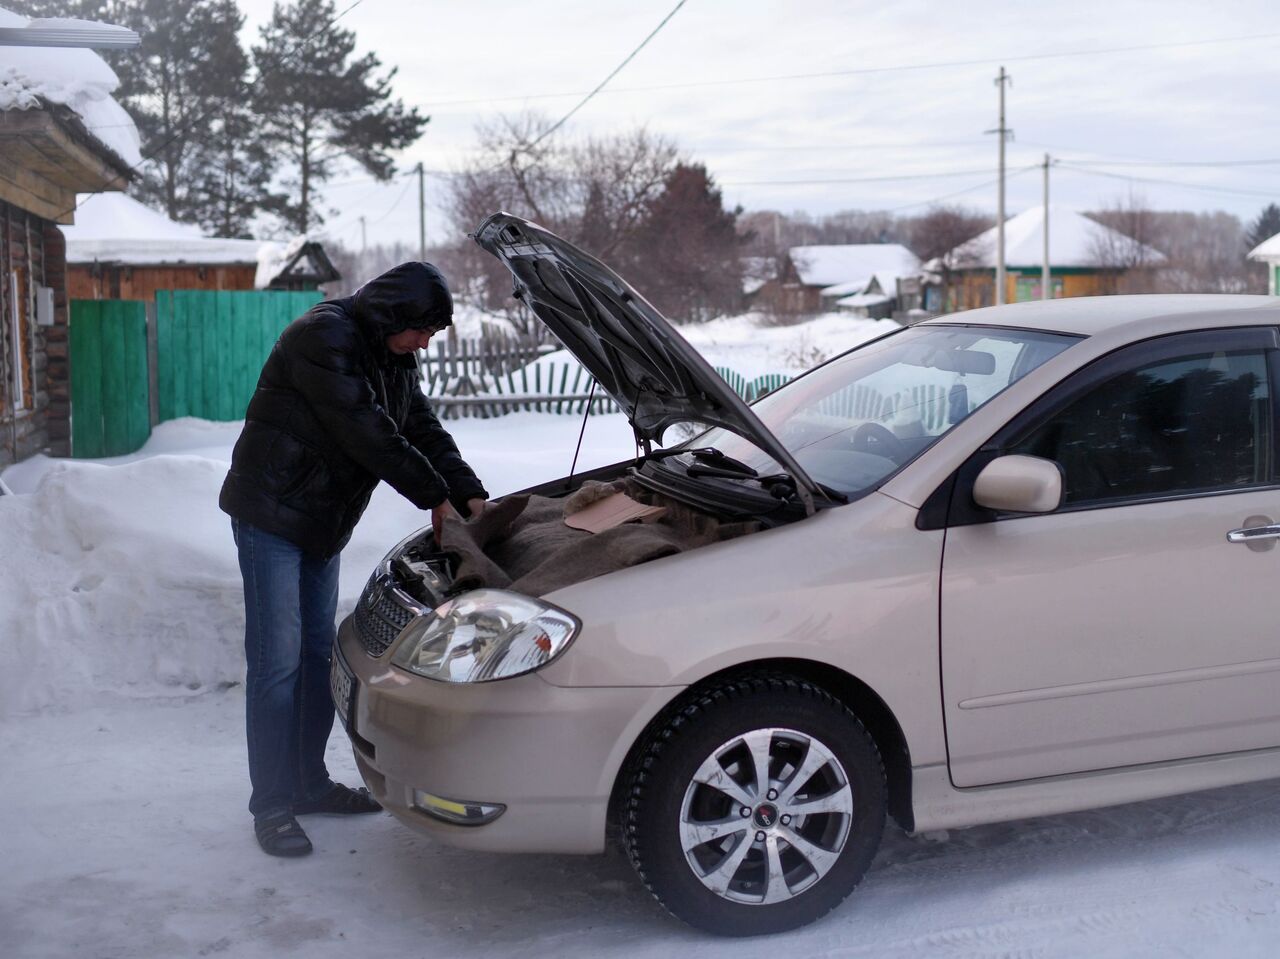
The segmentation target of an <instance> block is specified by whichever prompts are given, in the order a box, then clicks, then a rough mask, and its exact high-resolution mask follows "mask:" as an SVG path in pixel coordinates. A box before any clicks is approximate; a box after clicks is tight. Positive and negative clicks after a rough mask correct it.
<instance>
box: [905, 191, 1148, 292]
mask: <svg viewBox="0 0 1280 959" xmlns="http://www.w3.org/2000/svg"><path fill="white" fill-rule="evenodd" d="M1004 234H1005V284H1006V285H1005V302H1007V303H1016V302H1019V301H1022V300H1038V299H1041V277H1042V265H1043V263H1044V207H1043V206H1038V207H1032V208H1031V209H1029V210H1024V211H1023V212H1022V213H1019V214H1018V215H1017V216H1015V217H1012V218H1011V219H1009V220H1006V221H1005V225H1004ZM1164 261H1165V256H1164V254H1163V253H1161V252H1160V251H1158V250H1155V249H1152V248H1151V247H1149V246H1145V245H1143V244H1141V243H1139V242H1137V241H1136V240H1134V239H1132V238H1130V237H1127V236H1125V235H1124V234H1123V233H1120V232H1118V231H1116V230H1113V229H1111V228H1110V227H1106V226H1103V225H1102V224H1101V223H1098V222H1097V221H1096V220H1091V219H1089V218H1088V217H1087V216H1084V215H1083V214H1081V213H1077V212H1076V211H1074V210H1070V209H1067V208H1065V207H1058V206H1053V205H1050V207H1049V268H1050V269H1049V280H1050V283H1051V284H1052V296H1053V298H1054V299H1060V298H1062V297H1069V296H1094V295H1097V294H1102V293H1114V292H1115V291H1116V289H1117V288H1118V286H1119V281H1120V280H1121V278H1122V277H1123V276H1124V274H1125V273H1126V272H1128V271H1130V270H1134V269H1147V268H1151V267H1155V266H1158V265H1159V264H1161V263H1163V262H1164ZM925 268H926V270H927V271H928V272H929V273H930V274H931V275H932V276H933V277H934V279H935V282H936V283H937V284H940V285H945V286H946V289H945V290H943V291H942V294H943V295H942V296H941V297H935V298H934V299H935V300H937V299H940V300H942V302H938V303H937V304H936V305H937V306H938V307H940V308H941V309H942V310H943V311H945V312H951V311H953V310H970V309H975V308H977V307H982V306H991V305H993V304H994V303H995V301H996V298H995V279H996V228H995V227H992V228H991V229H989V230H987V231H986V232H985V233H982V234H980V235H978V236H976V237H974V238H973V239H972V240H969V241H968V242H966V243H963V244H961V245H960V246H958V247H956V248H955V249H954V250H952V251H951V252H949V253H947V254H946V255H945V256H943V257H941V258H939V259H938V260H931V261H930V262H929V263H927V264H925ZM929 299H930V298H929V297H928V296H926V300H929Z"/></svg>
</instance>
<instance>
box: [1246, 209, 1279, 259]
mask: <svg viewBox="0 0 1280 959" xmlns="http://www.w3.org/2000/svg"><path fill="white" fill-rule="evenodd" d="M1277 233H1280V206H1276V205H1275V204H1274V203H1268V204H1267V205H1266V207H1265V208H1263V211H1262V212H1261V213H1259V214H1258V218H1257V219H1256V220H1254V221H1253V223H1251V224H1250V225H1249V232H1248V233H1246V234H1245V246H1246V247H1248V248H1249V249H1250V250H1252V249H1253V248H1254V247H1256V246H1257V245H1258V244H1259V243H1262V242H1263V241H1264V240H1269V239H1271V238H1272V237H1273V236H1275V235H1276V234H1277Z"/></svg>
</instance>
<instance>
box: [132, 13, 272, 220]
mask: <svg viewBox="0 0 1280 959" xmlns="http://www.w3.org/2000/svg"><path fill="white" fill-rule="evenodd" d="M116 6H117V7H118V15H119V17H120V19H118V20H117V21H116V22H118V23H122V24H123V25H124V26H128V27H131V28H132V29H134V30H137V31H138V32H139V33H140V34H141V35H142V46H141V48H140V50H138V51H130V54H129V55H127V56H116V57H113V58H112V66H113V67H114V68H115V71H116V73H117V74H118V75H119V76H120V84H121V86H120V95H121V99H122V100H123V102H124V106H125V108H126V109H127V110H128V111H129V113H130V115H131V116H132V117H133V119H134V122H135V123H136V124H137V125H138V132H139V134H141V136H142V153H143V155H144V156H146V157H148V158H149V159H150V162H149V163H148V164H147V165H146V167H145V168H144V169H143V171H142V176H140V177H139V178H138V180H137V181H135V183H134V185H133V187H132V189H131V192H132V193H134V195H136V196H137V197H138V198H139V199H142V200H144V201H146V202H149V203H151V204H152V205H154V206H157V207H159V208H161V209H163V210H164V211H165V212H166V213H167V214H168V215H169V217H170V218H171V219H174V220H181V221H185V222H202V223H204V222H207V221H208V217H207V216H206V215H205V208H206V206H207V203H206V202H205V198H204V197H203V195H202V194H201V191H200V187H199V184H200V182H201V180H202V179H203V174H204V171H205V169H206V167H207V166H208V165H209V164H210V163H211V162H216V160H215V158H216V156H217V154H218V153H219V152H220V149H221V144H220V142H219V140H218V138H217V137H216V135H215V134H216V132H217V130H218V118H219V117H220V116H222V115H223V113H224V112H225V111H226V110H227V109H229V108H232V107H234V105H235V104H237V103H239V102H243V100H244V98H245V96H246V91H247V85H246V73H247V72H248V68H249V60H248V57H247V56H246V54H245V52H244V49H243V48H242V47H241V46H240V39H239V30H240V27H241V25H242V24H243V23H244V17H243V15H242V14H241V13H240V11H239V10H238V9H237V7H236V4H235V0H128V2H122V3H119V4H117V5H116Z"/></svg>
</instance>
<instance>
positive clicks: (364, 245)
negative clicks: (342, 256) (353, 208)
mask: <svg viewBox="0 0 1280 959" xmlns="http://www.w3.org/2000/svg"><path fill="white" fill-rule="evenodd" d="M368 248H369V241H368V238H367V237H366V236H365V232H364V217H363V216H362V217H360V252H361V253H363V252H364V251H365V250H367V249H368Z"/></svg>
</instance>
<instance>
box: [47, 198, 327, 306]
mask: <svg viewBox="0 0 1280 959" xmlns="http://www.w3.org/2000/svg"><path fill="white" fill-rule="evenodd" d="M63 232H64V233H65V234H66V237H67V287H68V292H69V295H70V297H71V298H72V299H76V300H151V299H154V297H155V294H156V291H157V290H254V289H262V290H267V289H269V290H295V291H298V290H315V289H319V287H320V284H321V283H329V282H332V281H333V280H336V279H338V278H339V276H338V271H337V270H336V269H334V266H333V263H332V262H331V261H330V259H329V256H328V254H327V253H326V252H325V250H324V247H323V246H322V245H321V244H320V243H319V242H318V241H316V240H314V239H309V238H307V237H300V238H299V239H297V240H294V241H292V242H290V243H275V242H269V241H268V242H264V241H262V240H244V239H226V238H222V237H209V236H205V235H204V234H203V233H202V232H201V230H200V228H199V227H198V226H194V225H193V224H190V223H176V222H174V221H173V220H170V219H169V218H168V217H166V216H165V215H164V214H162V213H158V212H157V211H155V210H152V209H151V208H150V207H147V206H144V205H143V204H142V203H139V202H138V201H137V200H135V199H133V198H132V197H128V196H124V195H123V194H98V195H95V196H86V197H82V198H81V201H80V208H79V210H78V211H77V216H76V225H75V226H73V227H68V228H67V229H66V230H64V231H63Z"/></svg>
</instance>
